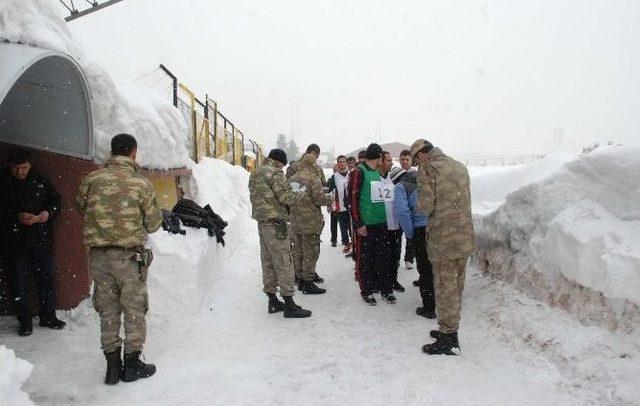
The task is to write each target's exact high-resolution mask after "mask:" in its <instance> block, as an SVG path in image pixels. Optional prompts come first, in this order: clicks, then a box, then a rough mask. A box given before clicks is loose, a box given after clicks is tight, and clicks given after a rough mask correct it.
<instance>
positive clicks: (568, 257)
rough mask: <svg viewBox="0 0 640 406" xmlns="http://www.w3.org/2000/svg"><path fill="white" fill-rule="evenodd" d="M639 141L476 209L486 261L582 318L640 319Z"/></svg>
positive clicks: (619, 322) (618, 323)
mask: <svg viewBox="0 0 640 406" xmlns="http://www.w3.org/2000/svg"><path fill="white" fill-rule="evenodd" d="M639 173H640V148H637V147H609V148H603V149H599V150H596V151H594V152H592V153H590V154H588V155H581V156H579V157H578V158H576V159H575V160H573V161H571V162H569V163H567V164H565V165H563V166H562V167H561V168H560V169H559V170H557V171H556V172H555V173H553V174H552V175H550V176H548V177H546V178H545V179H543V180H540V181H537V182H533V183H530V184H528V185H526V186H524V187H522V188H520V189H518V190H517V191H515V192H513V193H511V194H509V195H508V196H507V197H506V201H505V202H504V204H502V205H501V206H500V207H499V208H498V209H497V210H495V211H493V212H491V213H490V214H487V215H484V216H483V215H477V216H476V217H475V220H476V231H477V237H478V242H479V246H480V250H479V255H478V256H477V257H476V260H477V261H478V263H479V264H480V265H481V266H482V267H483V269H484V270H485V271H486V272H488V273H490V274H492V275H495V276H498V277H500V278H502V279H505V280H508V281H510V282H513V283H514V284H515V285H516V286H518V287H520V288H521V289H523V290H526V291H527V292H530V293H531V294H533V295H534V296H536V297H537V298H539V299H543V300H545V301H547V302H549V303H552V304H555V305H558V306H561V307H563V308H565V309H567V310H570V311H571V312H572V313H574V314H577V315H578V316H579V317H580V318H581V319H582V320H583V321H586V322H592V323H597V324H603V325H606V326H608V327H610V328H625V329H634V328H636V327H637V325H638V322H639V321H640V315H639V312H638V307H639V306H640V176H639V175H638V174H639ZM496 181H499V179H498V178H496Z"/></svg>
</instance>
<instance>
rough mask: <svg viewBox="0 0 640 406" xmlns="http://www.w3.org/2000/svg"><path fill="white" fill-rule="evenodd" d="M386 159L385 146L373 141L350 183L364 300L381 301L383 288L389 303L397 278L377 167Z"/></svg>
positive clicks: (350, 205)
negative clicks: (377, 293)
mask: <svg viewBox="0 0 640 406" xmlns="http://www.w3.org/2000/svg"><path fill="white" fill-rule="evenodd" d="M381 158H382V148H381V147H380V145H378V144H371V145H369V147H368V148H367V152H366V155H365V161H364V162H363V163H361V164H360V165H359V166H358V167H357V168H356V169H355V170H354V171H353V173H352V174H351V184H350V185H349V200H350V204H349V207H350V212H351V218H352V220H353V227H354V229H355V231H356V234H357V235H358V237H359V238H357V239H356V241H357V243H358V244H359V245H360V247H357V248H356V250H355V252H356V253H357V255H356V278H357V280H358V283H359V285H360V295H361V297H362V300H363V301H364V302H365V303H366V304H368V305H370V306H374V305H376V304H377V301H376V299H375V298H374V297H373V292H374V291H378V290H379V291H380V293H381V295H382V299H383V300H384V301H386V302H387V303H395V301H396V299H395V297H394V296H393V291H392V287H393V281H392V280H391V275H390V274H389V268H388V266H387V262H388V258H389V255H390V252H389V244H388V241H387V215H386V210H385V204H384V199H383V197H382V196H381V195H382V191H381V182H380V173H378V171H377V169H378V167H379V166H380V160H381Z"/></svg>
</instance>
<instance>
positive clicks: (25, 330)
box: [18, 323, 33, 337]
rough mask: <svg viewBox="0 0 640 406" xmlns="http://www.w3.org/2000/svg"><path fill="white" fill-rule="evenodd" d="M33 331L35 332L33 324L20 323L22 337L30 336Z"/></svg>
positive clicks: (19, 328)
mask: <svg viewBox="0 0 640 406" xmlns="http://www.w3.org/2000/svg"><path fill="white" fill-rule="evenodd" d="M32 333H33V324H31V323H20V327H18V335H19V336H20V337H26V336H30V335H31V334H32Z"/></svg>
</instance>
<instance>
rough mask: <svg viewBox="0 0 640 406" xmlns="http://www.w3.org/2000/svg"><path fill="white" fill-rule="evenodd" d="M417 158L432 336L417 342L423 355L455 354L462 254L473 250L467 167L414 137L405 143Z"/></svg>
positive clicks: (464, 258) (462, 275)
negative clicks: (431, 288) (434, 326)
mask: <svg viewBox="0 0 640 406" xmlns="http://www.w3.org/2000/svg"><path fill="white" fill-rule="evenodd" d="M411 155H412V156H413V157H414V158H415V159H416V160H417V161H418V163H419V164H420V167H419V169H418V182H417V183H418V202H417V209H418V211H420V212H422V213H424V214H425V215H427V216H429V225H428V228H427V253H428V256H429V259H430V260H431V262H432V264H433V274H434V285H435V296H436V314H437V316H438V324H439V326H440V328H439V330H433V331H431V337H433V338H435V339H436V341H435V342H434V343H432V344H427V345H424V346H423V347H422V350H423V351H424V352H425V353H427V354H449V355H455V354H457V353H459V350H460V344H459V342H458V324H459V322H460V309H461V305H462V291H463V290H464V279H465V275H466V271H465V269H466V265H467V258H468V257H469V255H470V254H471V253H472V252H473V250H474V249H475V236H474V231H473V221H472V217H471V193H470V188H469V172H468V171H467V168H466V167H465V166H464V165H463V164H462V163H460V162H458V161H456V160H454V159H452V158H450V157H448V156H447V155H445V154H444V153H443V152H442V151H441V150H440V149H439V148H434V147H433V145H431V143H430V142H428V141H426V140H423V139H420V140H417V141H416V142H414V143H413V145H412V146H411Z"/></svg>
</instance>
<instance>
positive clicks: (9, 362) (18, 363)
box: [0, 345, 33, 406]
mask: <svg viewBox="0 0 640 406" xmlns="http://www.w3.org/2000/svg"><path fill="white" fill-rule="evenodd" d="M32 369H33V366H32V365H31V364H30V363H28V362H27V361H24V360H21V359H19V358H17V357H16V355H15V353H14V352H13V350H10V349H7V347H5V346H4V345H0V405H11V406H27V405H33V403H32V402H31V400H30V399H29V396H27V394H26V393H24V392H23V391H22V390H21V389H20V387H21V386H22V383H23V382H24V381H26V380H27V378H28V377H29V375H30V374H31V370H32Z"/></svg>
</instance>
